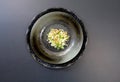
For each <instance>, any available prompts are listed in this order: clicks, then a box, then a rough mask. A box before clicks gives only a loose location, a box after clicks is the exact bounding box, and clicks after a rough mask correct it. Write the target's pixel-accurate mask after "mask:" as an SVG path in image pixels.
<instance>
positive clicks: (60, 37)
mask: <svg viewBox="0 0 120 82" xmlns="http://www.w3.org/2000/svg"><path fill="white" fill-rule="evenodd" d="M69 37H70V36H69V35H68V33H67V32H66V31H64V30H63V29H50V32H49V33H48V34H47V41H48V43H50V44H51V46H52V47H54V48H56V49H58V50H59V49H64V47H65V46H67V43H66V42H67V41H68V40H69Z"/></svg>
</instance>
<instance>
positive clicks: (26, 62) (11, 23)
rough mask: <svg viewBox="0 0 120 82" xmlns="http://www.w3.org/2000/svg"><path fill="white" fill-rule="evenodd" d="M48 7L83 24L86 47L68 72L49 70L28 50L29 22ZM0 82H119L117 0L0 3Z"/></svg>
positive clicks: (119, 5) (7, 0)
mask: <svg viewBox="0 0 120 82" xmlns="http://www.w3.org/2000/svg"><path fill="white" fill-rule="evenodd" d="M51 7H63V8H67V9H70V10H72V11H73V12H74V13H76V15H77V16H78V17H79V18H81V19H82V20H83V21H84V24H85V26H86V29H87V32H88V38H89V41H88V45H87V47H86V50H85V52H84V56H82V57H81V58H80V59H79V60H78V61H77V62H76V63H75V64H74V65H72V66H71V67H69V68H67V69H62V70H50V69H46V68H44V67H43V66H41V65H39V64H38V63H36V62H35V61H34V60H33V58H32V56H31V55H30V54H29V52H28V50H27V45H26V41H25V36H26V30H27V28H28V26H29V24H30V22H31V20H32V18H33V17H34V16H35V15H37V14H38V13H40V12H41V11H43V10H45V9H48V8H51ZM0 82H120V0H0Z"/></svg>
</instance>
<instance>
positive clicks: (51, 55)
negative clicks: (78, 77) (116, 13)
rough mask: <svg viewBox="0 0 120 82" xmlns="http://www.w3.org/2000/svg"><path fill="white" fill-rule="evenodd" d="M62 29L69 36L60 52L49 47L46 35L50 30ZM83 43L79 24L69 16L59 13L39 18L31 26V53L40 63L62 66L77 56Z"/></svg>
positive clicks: (51, 13)
mask: <svg viewBox="0 0 120 82" xmlns="http://www.w3.org/2000/svg"><path fill="white" fill-rule="evenodd" d="M52 28H54V29H63V30H65V31H66V32H67V33H68V35H69V36H70V38H69V41H68V42H67V44H68V46H65V48H64V49H62V50H57V49H55V48H53V47H51V46H50V44H49V43H48V41H47V34H48V32H49V31H50V29H52ZM82 43H83V31H82V28H81V25H80V24H79V22H78V21H77V20H76V19H75V18H74V17H73V16H72V15H70V14H68V13H65V12H60V11H55V12H50V13H47V14H45V15H43V16H41V17H40V18H39V19H38V20H37V21H36V22H35V23H34V25H33V27H32V29H31V34H30V44H31V47H32V50H33V52H34V53H35V55H36V56H37V57H39V58H40V59H41V60H42V61H44V62H48V63H51V64H62V63H65V62H68V61H70V60H71V59H73V58H74V57H75V56H76V55H78V53H79V51H80V49H81V47H82Z"/></svg>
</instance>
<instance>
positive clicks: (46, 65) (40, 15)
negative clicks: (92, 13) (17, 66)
mask: <svg viewBox="0 0 120 82" xmlns="http://www.w3.org/2000/svg"><path fill="white" fill-rule="evenodd" d="M55 11H60V12H64V13H67V14H69V15H71V16H73V18H75V20H76V21H77V22H78V23H79V24H80V26H81V29H82V32H83V44H82V46H81V49H80V51H79V53H78V54H77V55H76V56H75V57H74V58H73V59H71V60H70V61H68V62H65V63H62V64H52V63H48V62H45V61H44V60H42V59H40V58H39V57H38V56H37V55H35V53H34V51H33V50H32V47H31V44H30V34H31V30H32V27H33V25H34V24H35V23H36V21H37V20H38V19H39V18H40V17H42V16H43V15H45V14H47V13H50V12H55ZM26 40H27V46H28V50H29V51H30V53H31V54H32V56H33V58H34V59H35V60H36V61H37V62H38V63H40V64H42V65H43V66H45V67H47V68H65V67H68V66H70V65H71V64H73V63H74V62H75V61H76V60H77V59H78V58H79V56H81V55H82V53H83V51H84V49H85V46H86V43H87V33H86V29H85V26H84V24H83V22H82V20H80V19H79V18H78V17H77V16H76V15H75V14H74V13H73V12H72V11H69V10H67V9H64V8H49V9H47V10H45V11H43V12H41V13H39V14H38V15H36V16H35V17H34V18H33V20H32V22H31V23H30V25H29V27H28V29H27V32H26Z"/></svg>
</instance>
